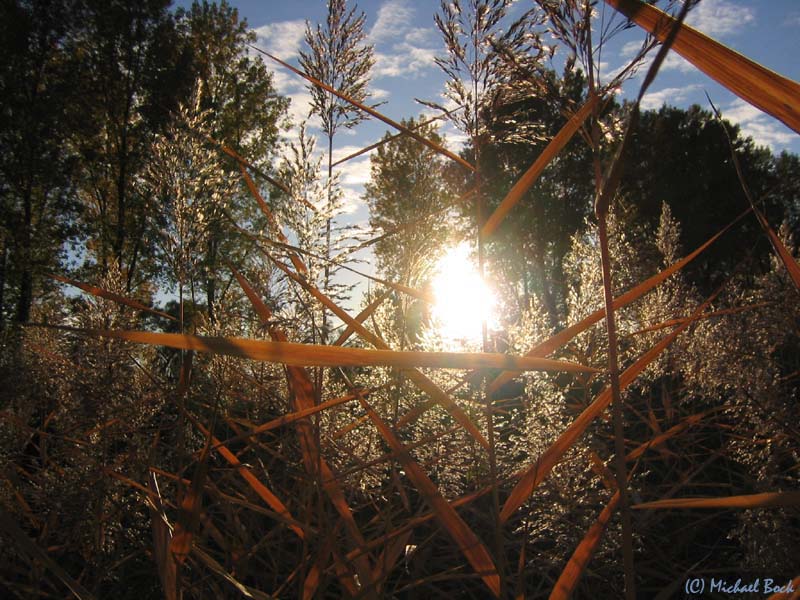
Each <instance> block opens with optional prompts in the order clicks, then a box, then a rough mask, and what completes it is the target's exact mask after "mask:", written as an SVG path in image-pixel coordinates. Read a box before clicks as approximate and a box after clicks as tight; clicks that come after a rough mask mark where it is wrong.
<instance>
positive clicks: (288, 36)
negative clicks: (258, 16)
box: [253, 20, 306, 94]
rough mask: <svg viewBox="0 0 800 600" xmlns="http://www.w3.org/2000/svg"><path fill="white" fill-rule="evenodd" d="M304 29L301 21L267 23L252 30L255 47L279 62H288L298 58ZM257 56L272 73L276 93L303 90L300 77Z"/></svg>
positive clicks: (304, 26)
mask: <svg viewBox="0 0 800 600" xmlns="http://www.w3.org/2000/svg"><path fill="white" fill-rule="evenodd" d="M305 29H306V24H305V21H301V20H295V21H278V22H277V23H268V24H267V25H262V26H261V27H257V28H256V29H254V30H253V31H254V32H255V34H256V36H257V39H256V44H255V45H256V46H257V47H259V48H261V49H262V50H264V51H266V52H269V53H270V54H272V55H273V56H276V57H277V58H280V59H281V60H285V61H288V60H291V59H293V58H296V57H297V56H299V54H300V45H301V44H302V42H303V35H304V34H305ZM259 56H261V58H262V59H263V60H264V61H265V63H267V68H268V69H269V70H270V71H272V72H273V82H274V84H275V89H276V90H278V93H280V94H289V93H290V92H293V91H298V90H301V89H303V87H304V82H303V80H302V79H301V78H300V77H298V76H297V75H295V74H294V73H289V72H288V71H286V70H284V69H282V68H281V67H277V65H275V64H273V63H272V62H271V61H270V60H269V59H268V58H266V57H265V56H263V55H259ZM276 67H277V68H276Z"/></svg>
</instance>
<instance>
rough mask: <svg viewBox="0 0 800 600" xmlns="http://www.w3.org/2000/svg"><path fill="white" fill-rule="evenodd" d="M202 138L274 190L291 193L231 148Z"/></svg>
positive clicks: (311, 205)
mask: <svg viewBox="0 0 800 600" xmlns="http://www.w3.org/2000/svg"><path fill="white" fill-rule="evenodd" d="M204 137H205V139H206V140H208V141H209V142H211V143H212V144H214V145H215V146H217V147H218V148H219V149H220V150H222V151H223V152H224V153H225V154H227V155H228V156H230V157H231V158H233V159H234V160H235V161H236V162H237V163H239V166H240V167H242V168H244V167H247V168H248V169H252V170H253V172H255V173H258V174H259V175H260V176H261V177H263V178H264V179H265V180H266V181H268V182H269V183H271V184H272V185H274V186H275V187H276V188H278V189H279V190H281V191H282V192H285V193H286V194H289V195H291V192H290V191H289V188H287V187H286V186H285V185H283V184H282V183H281V182H280V181H277V180H276V179H275V178H273V177H270V176H269V175H267V174H266V173H264V171H262V170H261V169H259V168H258V167H256V166H255V165H253V164H252V163H251V162H249V161H248V160H247V159H245V158H244V157H242V156H241V155H240V154H239V153H238V152H236V151H235V150H234V149H233V148H230V147H228V146H226V145H225V144H223V143H222V142H219V141H217V140H215V139H214V138H212V137H211V136H209V135H206V136H204ZM305 204H306V205H307V206H308V207H309V208H310V209H312V210H314V211H316V208H314V205H313V204H311V203H310V202H305Z"/></svg>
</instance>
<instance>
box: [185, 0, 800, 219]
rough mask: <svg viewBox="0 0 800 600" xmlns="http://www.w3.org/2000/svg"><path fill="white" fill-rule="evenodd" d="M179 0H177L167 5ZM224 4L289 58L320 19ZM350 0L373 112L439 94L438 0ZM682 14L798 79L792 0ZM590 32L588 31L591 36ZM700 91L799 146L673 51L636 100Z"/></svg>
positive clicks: (688, 97) (301, 96)
mask: <svg viewBox="0 0 800 600" xmlns="http://www.w3.org/2000/svg"><path fill="white" fill-rule="evenodd" d="M189 3H190V2H186V1H185V0H182V1H180V2H178V3H177V5H178V6H180V5H186V4H189ZM231 4H232V5H233V6H235V7H237V8H238V9H239V13H240V16H242V17H244V18H246V19H247V21H248V23H249V25H250V26H251V27H252V28H253V29H254V30H255V31H256V33H257V34H258V36H259V40H258V43H259V45H260V46H262V47H264V48H265V49H267V50H269V51H270V52H272V53H273V54H275V55H277V56H279V57H280V58H283V59H284V60H287V61H288V62H291V63H293V64H295V65H296V64H297V58H298V50H299V49H300V47H301V44H302V43H303V32H304V29H305V21H306V19H308V20H309V21H311V22H312V23H316V22H323V21H324V18H325V6H326V4H325V2H324V0H293V1H290V2H277V1H274V0H271V1H264V0H232V1H231ZM357 4H358V6H359V8H361V9H362V10H363V11H364V12H365V13H366V15H367V30H368V33H369V38H370V41H371V43H373V44H374V46H375V52H376V59H377V62H376V67H375V69H374V72H373V77H372V83H371V89H372V93H373V97H374V98H375V99H379V100H382V101H385V102H386V103H385V104H384V105H383V106H382V107H381V108H380V110H381V111H382V112H383V113H385V114H386V115H387V116H389V117H392V118H394V119H396V120H400V119H401V118H404V117H410V116H415V115H418V114H419V113H420V112H423V111H422V108H423V107H422V106H420V105H419V104H416V103H415V102H414V98H415V97H417V98H422V99H427V100H435V101H440V102H441V101H442V100H441V97H440V92H441V89H442V83H443V76H442V73H441V71H440V70H439V68H438V67H437V66H436V65H435V63H434V62H433V58H434V57H435V56H436V55H438V54H442V52H443V44H442V41H441V37H440V35H439V32H438V31H437V30H436V28H435V25H434V22H433V14H434V12H435V10H436V9H437V7H438V5H439V3H438V2H435V1H433V0H362V1H360V2H358V3H357ZM531 6H532V2H530V1H529V0H520V1H518V2H517V3H516V4H515V6H514V7H513V9H512V15H511V16H513V15H514V14H521V13H522V12H523V11H524V10H527V9H528V8H529V7H531ZM597 10H598V20H596V21H595V24H596V25H598V24H599V21H600V19H606V20H608V19H609V18H611V17H612V16H613V15H614V14H615V13H614V11H613V10H612V9H610V8H608V7H607V6H606V5H605V4H604V3H603V2H599V3H598V6H597ZM616 18H617V19H618V18H619V17H618V16H617V17H616ZM688 22H689V23H690V24H691V25H693V26H694V27H696V28H697V29H699V30H701V31H703V32H704V33H706V34H708V35H710V36H711V37H714V38H715V39H717V40H719V41H721V42H723V43H725V44H726V45H728V46H730V47H732V48H734V49H735V50H737V51H739V52H741V53H743V54H745V55H747V56H749V57H750V58H752V59H754V60H756V61H757V62H760V63H761V64H763V65H764V66H766V67H768V68H770V69H772V70H774V71H777V72H778V73H781V74H782V75H784V76H787V77H789V78H791V79H794V80H800V61H798V57H800V35H798V33H799V32H800V2H798V1H797V0H768V1H767V0H761V1H756V0H701V2H700V5H699V6H698V7H696V8H695V9H694V11H693V12H692V13H691V14H690V16H689V19H688ZM596 35H597V34H593V38H594V39H597V38H596ZM643 39H644V33H643V32H642V30H640V29H639V28H633V29H631V30H630V31H626V32H623V33H622V34H620V35H618V36H616V37H615V38H614V39H613V40H612V41H611V42H610V43H609V44H608V45H607V46H606V47H605V48H604V49H603V53H602V56H601V57H600V66H601V70H602V73H601V79H603V80H608V79H609V78H608V74H609V73H612V72H613V71H614V70H615V69H617V68H619V67H621V66H623V65H625V64H627V61H626V58H627V57H630V56H631V55H632V54H633V53H634V52H635V51H636V49H637V48H638V47H639V46H640V44H641V41H642V40H643ZM268 66H269V68H270V69H272V70H273V71H274V72H275V81H276V84H277V87H278V91H279V92H281V93H282V94H285V95H287V96H288V97H290V98H291V99H292V108H291V113H292V115H293V116H295V117H303V116H305V114H306V111H307V101H308V97H309V95H308V91H307V90H306V87H305V83H304V82H303V81H302V80H301V79H299V78H298V77H296V76H295V75H293V74H291V73H288V72H285V71H282V70H281V69H280V68H275V66H274V65H268ZM644 71H645V69H641V70H640V73H639V75H638V77H637V78H635V79H634V80H632V81H630V82H629V83H627V84H626V86H625V88H624V89H623V90H622V95H623V97H624V96H632V95H634V94H635V93H636V92H637V91H638V88H639V85H640V83H641V77H642V75H643V72H644ZM603 74H605V77H603ZM706 91H707V92H708V94H709V95H710V96H711V98H712V100H713V101H714V103H715V104H716V105H717V107H719V108H720V109H721V110H722V112H723V115H724V116H725V117H726V118H728V119H729V120H731V121H733V122H736V123H739V125H740V126H741V127H742V130H743V131H744V133H745V134H746V135H750V136H752V137H753V138H754V139H755V141H756V142H757V143H759V144H763V145H767V146H769V147H771V148H772V149H773V151H780V150H784V149H785V150H789V151H791V152H794V153H800V136H798V135H797V134H795V133H794V132H792V131H791V130H789V129H788V128H786V127H785V126H783V125H782V124H781V123H780V122H778V121H776V120H775V119H773V118H771V117H769V116H767V115H764V114H762V113H761V112H760V111H759V110H757V109H755V108H753V107H751V106H750V105H749V104H746V103H745V102H744V101H742V100H739V99H738V98H736V97H735V96H733V95H732V94H731V93H730V92H728V91H727V90H725V89H724V88H722V87H721V86H719V85H718V84H716V83H715V82H714V81H712V80H711V79H709V78H708V77H706V76H705V75H703V74H702V73H700V72H699V71H697V70H696V69H695V68H694V67H692V66H691V65H690V64H688V63H686V62H685V61H684V60H683V59H681V58H680V57H679V56H677V55H675V56H670V57H669V58H668V59H667V61H666V62H665V64H664V65H663V66H662V68H661V70H660V72H659V74H658V77H657V78H656V80H655V82H654V83H653V85H652V86H651V87H650V93H649V94H647V96H645V98H644V101H643V104H644V108H657V107H660V106H661V104H662V103H663V102H665V101H666V102H667V103H669V104H673V105H676V106H680V107H686V106H689V105H691V104H693V103H698V104H700V105H701V106H704V107H706V108H708V103H707V100H706V98H705V92H706ZM311 124H312V125H313V121H312V122H311ZM387 129H388V128H387V127H386V126H385V125H383V124H382V123H379V122H375V121H374V120H371V121H366V122H364V123H362V124H361V125H359V126H358V127H357V128H356V129H354V130H351V131H347V132H344V133H342V134H340V135H338V137H337V139H336V140H335V147H336V151H335V152H336V157H343V156H345V155H347V154H349V153H350V152H352V151H354V150H357V149H359V148H362V147H364V146H366V145H368V144H370V143H372V142H374V141H376V140H377V139H380V137H381V136H382V135H383V134H384V132H385V131H386V130H387ZM313 132H314V130H313V129H312V133H313ZM443 132H444V133H445V134H446V140H447V145H448V146H449V147H450V148H451V149H455V150H457V149H458V148H460V146H461V144H462V143H463V137H462V136H461V135H460V134H459V133H458V132H456V131H454V130H453V129H451V128H445V129H444V130H443ZM319 146H322V144H319ZM368 178H369V157H368V155H367V156H363V157H360V158H359V159H356V160H353V161H350V162H348V163H345V164H344V165H342V167H341V181H342V182H343V184H344V188H345V194H346V199H347V210H348V212H349V216H348V220H350V221H352V222H356V223H359V222H360V223H363V222H365V221H366V219H367V211H366V206H365V203H364V202H363V201H361V199H360V195H361V193H362V189H363V188H362V185H363V183H364V182H365V181H367V179H368Z"/></svg>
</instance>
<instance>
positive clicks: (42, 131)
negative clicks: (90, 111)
mask: <svg viewBox="0 0 800 600" xmlns="http://www.w3.org/2000/svg"><path fill="white" fill-rule="evenodd" d="M78 9H79V5H78V4H77V3H75V2H69V1H63V2H52V3H50V2H4V3H3V5H2V8H1V9H0V22H2V24H1V25H0V45H1V46H0V214H1V215H2V216H1V217H0V253H2V276H1V277H0V323H2V322H3V321H4V319H5V317H6V315H7V314H9V315H10V314H11V313H13V316H14V319H15V320H16V321H18V322H26V321H28V319H29V317H30V311H31V304H32V302H33V298H34V291H35V290H37V291H38V289H47V284H46V283H45V282H44V281H43V280H42V276H43V274H44V273H47V272H48V271H50V270H54V269H57V266H58V262H59V259H60V258H62V257H63V256H64V255H65V253H66V250H67V247H66V244H65V243H66V242H67V241H68V240H69V239H70V238H72V237H73V236H74V234H75V229H74V227H73V226H74V217H75V209H76V207H75V205H74V202H72V201H71V198H70V192H71V175H72V172H73V169H74V166H75V164H74V154H73V152H72V151H71V149H70V147H69V136H70V123H69V117H70V115H71V113H72V111H73V106H74V104H73V102H75V101H76V100H75V90H74V85H75V81H74V78H73V73H72V72H71V69H70V64H69V60H68V57H67V56H66V53H65V51H64V50H63V48H64V45H65V44H66V43H67V41H68V39H69V38H68V36H69V33H70V31H71V29H72V28H73V27H74V26H75V23H76V20H77V19H79V14H76V13H78V12H79V11H78ZM12 305H13V309H12V308H11V307H12Z"/></svg>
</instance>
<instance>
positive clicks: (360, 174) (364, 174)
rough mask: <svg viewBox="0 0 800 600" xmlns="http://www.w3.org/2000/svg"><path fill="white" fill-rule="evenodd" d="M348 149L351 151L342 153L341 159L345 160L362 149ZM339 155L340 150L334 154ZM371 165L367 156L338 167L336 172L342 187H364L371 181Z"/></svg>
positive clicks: (349, 147) (351, 147) (350, 147)
mask: <svg viewBox="0 0 800 600" xmlns="http://www.w3.org/2000/svg"><path fill="white" fill-rule="evenodd" d="M347 148H348V149H349V151H348V152H341V158H344V157H345V156H347V155H348V154H352V153H353V152H355V151H356V150H360V148H356V147H354V146H348V147H347ZM340 150H342V149H340ZM337 154H339V151H338V150H337V152H336V153H334V156H336V155H337ZM334 160H335V159H334ZM369 163H370V160H369V157H368V156H365V157H363V158H358V159H353V160H348V161H347V162H346V163H342V164H341V165H339V166H337V167H336V171H337V172H338V173H339V181H341V183H342V185H344V186H362V185H364V184H365V183H367V182H368V181H369V177H370V169H369Z"/></svg>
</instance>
